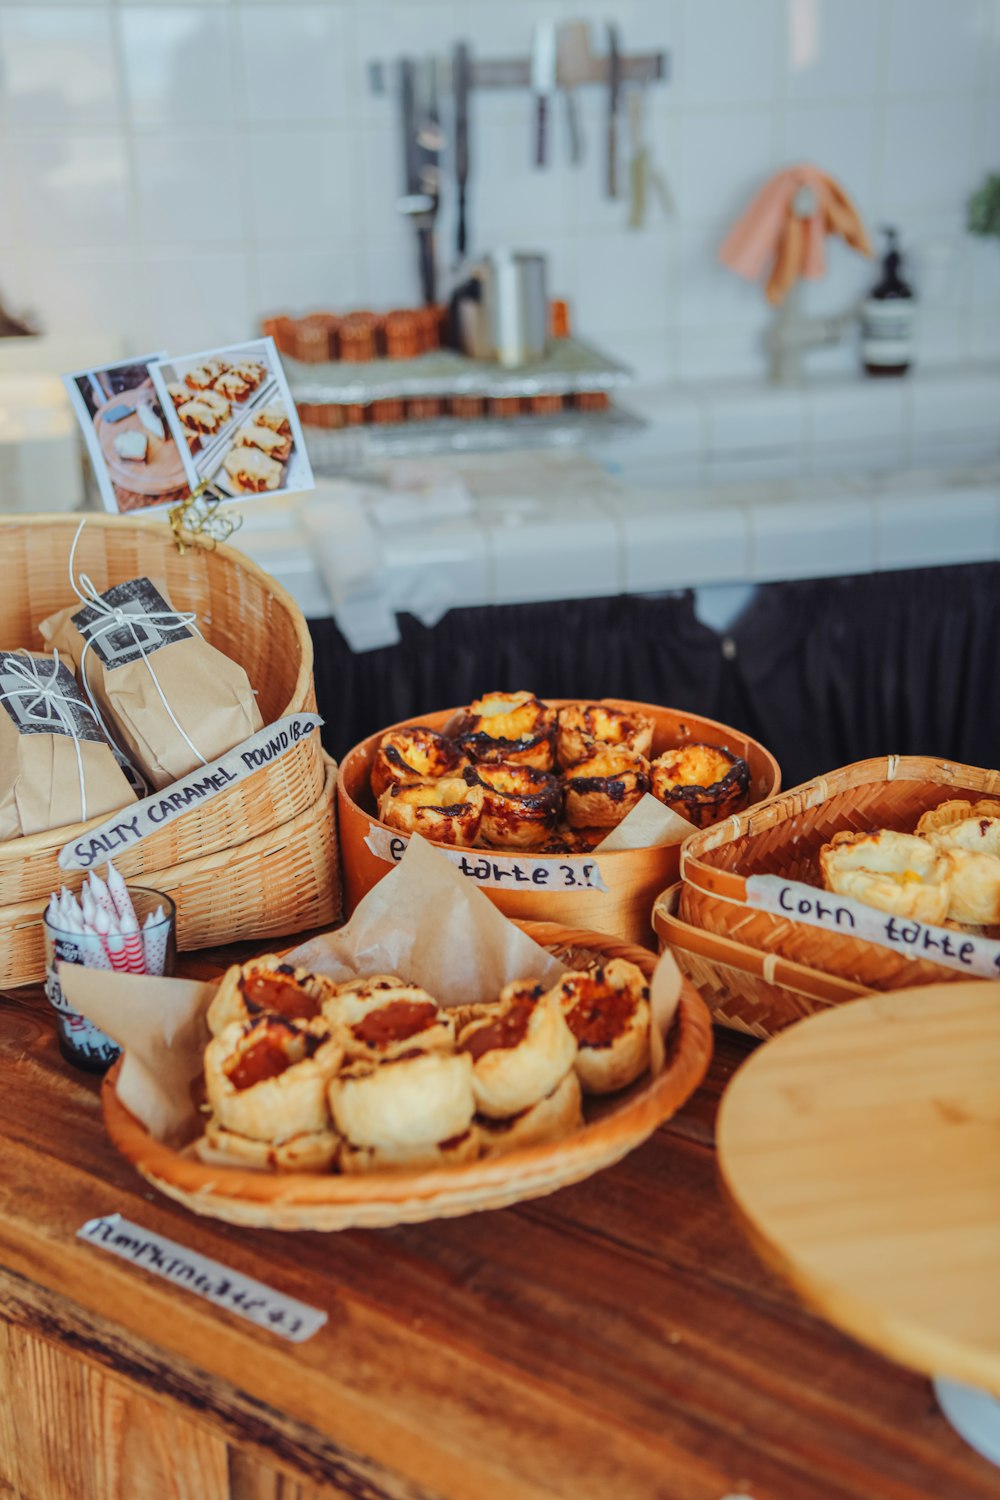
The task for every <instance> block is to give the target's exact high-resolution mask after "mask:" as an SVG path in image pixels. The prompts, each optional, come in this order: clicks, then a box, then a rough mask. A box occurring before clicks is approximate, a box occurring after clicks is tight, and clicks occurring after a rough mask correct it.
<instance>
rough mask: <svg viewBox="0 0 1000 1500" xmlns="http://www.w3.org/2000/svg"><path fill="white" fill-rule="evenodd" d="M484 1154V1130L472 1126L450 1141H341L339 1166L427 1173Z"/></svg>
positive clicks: (350, 1169)
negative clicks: (389, 1143) (377, 1143)
mask: <svg viewBox="0 0 1000 1500" xmlns="http://www.w3.org/2000/svg"><path fill="white" fill-rule="evenodd" d="M480 1154H481V1143H480V1131H479V1128H478V1127H477V1126H476V1125H470V1126H469V1128H468V1129H467V1130H465V1131H464V1132H463V1133H462V1134H461V1135H456V1136H452V1138H451V1139H450V1140H447V1141H432V1142H429V1143H420V1142H418V1143H417V1144H415V1145H409V1146H354V1145H352V1144H351V1142H350V1141H341V1143H340V1147H339V1149H338V1151H337V1165H338V1166H339V1168H340V1170H341V1171H342V1172H343V1173H345V1174H347V1175H350V1174H353V1175H360V1174H361V1173H363V1172H393V1171H396V1172H423V1171H429V1170H431V1169H432V1168H434V1167H460V1166H464V1165H465V1164H466V1162H470V1161H476V1159H477V1158H478V1157H479V1155H480Z"/></svg>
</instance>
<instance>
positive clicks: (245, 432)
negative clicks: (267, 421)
mask: <svg viewBox="0 0 1000 1500" xmlns="http://www.w3.org/2000/svg"><path fill="white" fill-rule="evenodd" d="M233 442H234V444H235V446H236V447H237V448H259V449H260V451H261V452H262V453H267V454H269V455H270V457H271V458H273V459H275V460H277V462H278V463H282V464H283V463H285V462H286V460H287V459H288V458H289V456H290V455H291V451H292V440H291V438H290V437H282V436H281V434H280V433H277V432H272V431H271V429H270V427H260V426H258V425H257V424H256V423H255V422H250V423H248V425H247V426H246V427H241V428H239V430H238V431H237V433H236V436H235V437H234V438H233Z"/></svg>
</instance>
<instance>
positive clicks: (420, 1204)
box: [101, 922, 712, 1230]
mask: <svg viewBox="0 0 1000 1500" xmlns="http://www.w3.org/2000/svg"><path fill="white" fill-rule="evenodd" d="M516 925H517V926H518V927H520V928H521V930H522V932H525V933H527V934H528V936H529V937H531V938H534V940H535V942H537V943H540V944H541V945H542V946H543V947H546V948H548V949H549V950H550V952H552V953H553V954H554V955H555V956H556V957H557V958H559V959H561V960H562V961H563V962H565V963H566V964H567V966H570V967H577V968H584V967H586V965H587V964H588V963H589V962H590V961H591V960H592V959H593V957H594V955H595V954H599V955H601V956H603V957H604V958H625V959H628V960H630V962H632V963H634V964H638V966H639V967H640V968H641V969H642V971H643V973H644V974H645V975H646V976H647V977H648V976H649V975H650V974H651V973H652V971H653V966H654V964H655V962H656V960H655V958H654V957H653V955H652V954H651V953H649V952H648V951H647V950H646V949H645V948H637V947H634V946H632V945H630V944H626V943H619V942H616V941H615V940H614V939H613V938H609V937H605V936H604V935H602V934H600V933H594V932H578V931H574V930H572V929H570V928H565V927H559V926H557V925H555V924H554V923H549V922H518V923H517V924H516ZM711 1056H712V1027H711V1021H710V1018H709V1014H708V1011H707V1009H706V1007H705V1004H704V1002H703V1001H702V1000H701V998H700V996H699V995H698V994H697V992H696V991H695V990H694V989H692V987H691V986H690V985H689V984H687V983H685V985H684V988H683V990H682V992H681V997H680V1004H679V1005H678V1008H677V1014H676V1016H675V1017H674V1021H673V1025H672V1027H671V1031H670V1034H669V1036H668V1038H667V1062H666V1066H665V1067H664V1069H663V1071H662V1072H661V1073H660V1074H659V1075H658V1076H657V1077H656V1078H650V1077H646V1078H645V1079H640V1080H638V1081H637V1082H636V1083H634V1084H633V1085H632V1086H631V1088H629V1089H628V1090H626V1091H623V1093H622V1094H621V1095H619V1096H617V1097H615V1098H614V1099H609V1100H607V1101H597V1100H590V1101H589V1102H588V1107H587V1113H588V1119H587V1123H586V1125H585V1126H584V1128H583V1129H582V1130H578V1131H576V1132H575V1133H574V1134H573V1135H570V1136H567V1137H566V1138H565V1139H563V1140H560V1141H551V1142H548V1143H546V1144H545V1145H540V1146H532V1147H528V1148H527V1149H525V1150H521V1151H514V1152H511V1153H509V1155H507V1156H500V1157H492V1158H489V1159H487V1160H484V1161H481V1162H474V1163H469V1164H468V1165H467V1166H456V1167H447V1168H445V1167H442V1168H438V1169H436V1170H433V1171H424V1172H382V1173H377V1174H372V1175H371V1176H364V1177H353V1176H344V1177H341V1176H336V1175H323V1176H317V1175H314V1174H311V1173H310V1174H306V1173H287V1174H284V1173H281V1174H279V1173H268V1172H253V1171H247V1170H244V1169H241V1168H236V1167H219V1166H207V1165H206V1164H205V1163H203V1162H200V1161H198V1160H197V1158H195V1157H193V1156H192V1155H190V1154H186V1153H184V1152H178V1151H173V1150H171V1148H170V1147H169V1146H165V1145H163V1144H162V1143H161V1142H159V1141H155V1140H153V1138H152V1137H151V1136H150V1135H149V1133H148V1131H147V1130H146V1129H145V1127H144V1126H143V1125H141V1124H140V1123H139V1121H138V1120H136V1119H135V1117H134V1116H133V1115H131V1114H130V1113H129V1112H128V1110H127V1109H126V1108H125V1107H124V1105H123V1104H122V1103H121V1101H120V1100H119V1098H118V1095H117V1094H116V1092H115V1087H114V1083H115V1078H116V1077H117V1073H118V1064H116V1065H115V1067H114V1068H112V1070H111V1072H110V1073H108V1074H107V1076H106V1078H105V1080H104V1087H103V1090H102V1095H101V1098H102V1103H103V1106H104V1122H105V1125H106V1126H107V1130H108V1134H109V1135H110V1137H111V1140H112V1141H113V1143H114V1145H115V1146H116V1147H117V1148H118V1150H119V1151H120V1152H121V1153H122V1155H123V1156H126V1157H128V1159H129V1161H131V1162H133V1163H134V1164H135V1166H136V1167H137V1168H138V1169H139V1171H140V1172H141V1173H142V1175H143V1177H145V1178H146V1179H147V1181H149V1182H151V1183H152V1184H153V1186H154V1187H157V1188H159V1189H160V1191H161V1192H163V1193H166V1194H167V1195H168V1197H171V1198H174V1199H176V1200H177V1202H178V1203H183V1204H184V1206H185V1207H186V1208H190V1209H192V1210H193V1211H194V1212H195V1213H198V1214H206V1215H209V1216H210V1217H212V1218H216V1219H225V1220H227V1221H228V1222H229V1223H231V1224H247V1225H253V1226H255V1227H259V1228H267V1229H320V1230H334V1229H353V1228H369V1229H370V1228H384V1227H387V1226H388V1225H391V1224H412V1223H417V1222H419V1221H421V1220H423V1219H440V1218H455V1217H457V1216H458V1215H460V1214H469V1213H475V1212H476V1211H477V1210H479V1209H487V1208H506V1207H507V1206H508V1205H509V1204H511V1203H519V1202H521V1201H522V1200H523V1199H525V1198H539V1197H542V1196H543V1195H544V1194H546V1193H553V1192H555V1191H556V1189H557V1188H561V1187H566V1186H568V1184H569V1183H572V1182H579V1181H580V1180H581V1178H584V1177H589V1176H591V1175H592V1173H594V1172H599V1171H600V1170H601V1169H602V1168H603V1167H608V1166H611V1164H612V1163H613V1162H616V1161H618V1160H619V1159H620V1158H621V1157H623V1156H625V1155H626V1154H627V1152H629V1151H631V1150H633V1149H634V1148H635V1147H636V1146H638V1145H640V1144H641V1143H642V1142H643V1141H644V1140H645V1139H646V1138H647V1136H650V1135H651V1134H652V1133H653V1131H654V1130H655V1129H656V1127H657V1126H658V1125H660V1124H662V1123H663V1121H664V1120H667V1119H669V1118H670V1116H671V1115H672V1114H674V1113H675V1112H676V1110H678V1109H679V1108H680V1106H681V1105H682V1104H683V1103H684V1102H685V1100H686V1099H687V1098H688V1097H689V1096H690V1095H691V1094H692V1093H694V1091H695V1089H696V1088H697V1087H698V1085H699V1083H700V1082H701V1080H702V1079H703V1078H704V1076H705V1072H706V1070H707V1068H708V1064H709V1061H710V1060H711Z"/></svg>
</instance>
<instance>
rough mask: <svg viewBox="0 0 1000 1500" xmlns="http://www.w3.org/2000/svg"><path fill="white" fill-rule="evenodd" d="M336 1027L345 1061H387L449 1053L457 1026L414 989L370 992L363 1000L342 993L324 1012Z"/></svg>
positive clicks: (421, 991) (431, 999)
mask: <svg viewBox="0 0 1000 1500" xmlns="http://www.w3.org/2000/svg"><path fill="white" fill-rule="evenodd" d="M323 1013H324V1015H325V1016H326V1017H327V1019H328V1020H330V1021H333V1022H335V1024H336V1027H337V1035H338V1036H339V1038H340V1040H341V1042H342V1043H343V1046H344V1053H345V1056H346V1058H347V1059H348V1060H349V1061H352V1062H353V1061H357V1060H359V1059H367V1060H368V1061H370V1062H385V1061H386V1060H387V1059H388V1058H391V1057H398V1056H399V1055H400V1053H401V1052H406V1051H412V1050H413V1049H414V1048H419V1049H420V1050H421V1051H422V1052H431V1051H435V1050H443V1051H446V1052H447V1051H451V1050H452V1049H453V1047H454V1045H455V1022H454V1019H453V1017H452V1016H451V1014H450V1013H449V1012H448V1011H447V1010H443V1009H441V1008H439V1006H438V1003H437V1001H436V1000H435V999H434V997H433V996H432V995H429V994H428V993H427V991H426V990H424V989H421V988H420V987H419V986H418V985H400V986H399V987H398V988H396V989H387V990H374V991H370V992H369V993H368V994H366V995H359V994H358V992H357V991H356V990H355V991H350V990H349V991H346V992H344V993H342V994H340V995H337V996H336V997H335V999H333V1000H332V1001H329V1002H328V1004H327V1005H326V1006H324V1010H323Z"/></svg>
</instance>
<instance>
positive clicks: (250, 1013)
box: [206, 953, 336, 1036]
mask: <svg viewBox="0 0 1000 1500" xmlns="http://www.w3.org/2000/svg"><path fill="white" fill-rule="evenodd" d="M335 991H336V985H334V983H333V982H332V980H329V979H326V978H324V977H323V975H322V974H311V973H310V972H309V970H308V969H300V968H296V967H295V965H294V964H287V963H285V962H284V961H283V960H282V959H280V958H278V957H277V956H276V955H275V954H273V953H266V954H264V955H263V956H262V957H261V958H254V959H251V960H250V962H249V963H245V964H233V965H232V967H231V968H229V969H227V970H226V972H225V974H223V976H222V979H221V981H220V983H219V987H218V989H217V990H216V992H215V994H214V995H213V997H212V1003H211V1004H210V1005H209V1007H208V1012H207V1015H206V1020H207V1022H208V1029H209V1031H210V1032H211V1033H212V1035H213V1036H218V1035H219V1033H220V1032H221V1031H224V1030H225V1028H226V1027H227V1026H231V1025H232V1023H233V1022H234V1021H240V1022H246V1021H253V1020H256V1019H257V1017H258V1016H261V1015H264V1014H271V1015H277V1016H284V1017H285V1019H286V1020H289V1021H309V1020H312V1019H313V1018H314V1017H315V1016H318V1015H319V1013H320V1010H321V1008H322V1006H323V1002H324V1001H325V1000H328V999H329V998H330V997H331V996H332V995H333V994H334V993H335Z"/></svg>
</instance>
